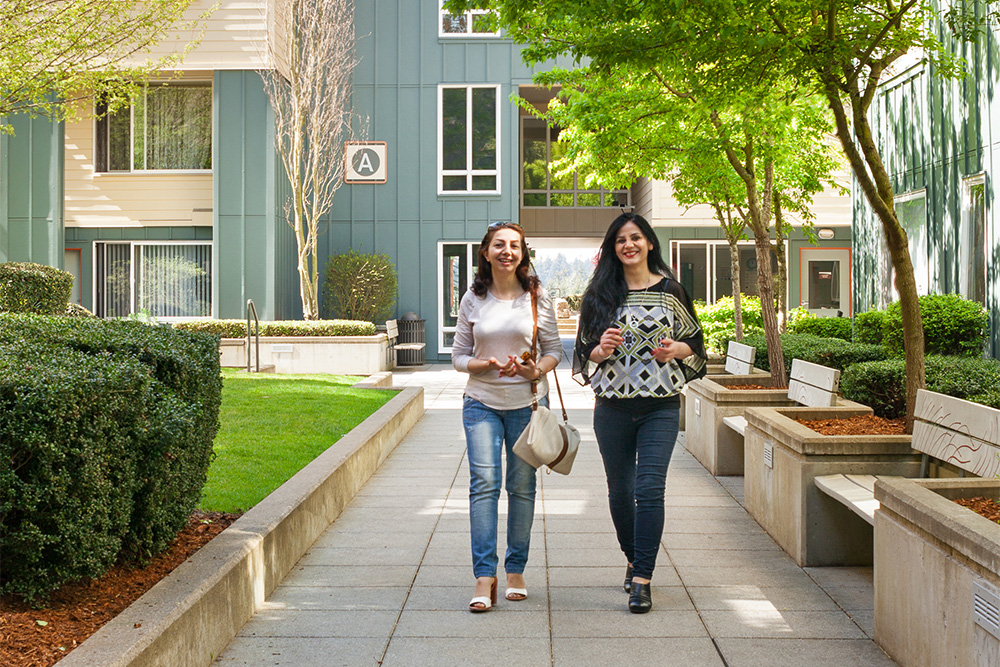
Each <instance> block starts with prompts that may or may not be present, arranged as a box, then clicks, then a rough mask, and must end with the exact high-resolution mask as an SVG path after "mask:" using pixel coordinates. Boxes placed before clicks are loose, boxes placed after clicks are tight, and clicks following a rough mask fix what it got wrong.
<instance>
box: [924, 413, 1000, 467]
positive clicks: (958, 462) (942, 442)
mask: <svg viewBox="0 0 1000 667" xmlns="http://www.w3.org/2000/svg"><path fill="white" fill-rule="evenodd" d="M911 446H912V447H913V448H914V449H916V450H917V451H919V452H922V453H924V454H929V455H930V456H933V457H934V458H936V459H940V460H942V461H946V462H948V463H951V464H952V465H955V466H958V467H959V468H961V469H963V470H966V471H968V472H971V473H972V474H973V475H978V476H979V477H996V476H997V475H998V474H1000V448H998V447H994V446H993V445H991V444H989V443H987V442H983V441H982V440H977V439H976V438H971V437H969V436H968V435H967V434H965V433H959V432H958V431H952V430H949V429H946V428H943V427H941V426H939V425H937V424H931V423H929V422H925V421H919V420H916V421H914V422H913V441H912V444H911Z"/></svg>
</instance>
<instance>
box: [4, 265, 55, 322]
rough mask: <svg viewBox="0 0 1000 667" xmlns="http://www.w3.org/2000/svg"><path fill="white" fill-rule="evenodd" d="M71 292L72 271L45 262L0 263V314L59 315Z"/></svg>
mask: <svg viewBox="0 0 1000 667" xmlns="http://www.w3.org/2000/svg"><path fill="white" fill-rule="evenodd" d="M72 293H73V274H72V273H69V272H67V271H62V270H60V269H56V268H54V267H51V266H46V265H45V264H34V263H32V262H6V263H3V264H0V313H2V312H8V313H38V314H40V315H62V314H63V313H65V312H66V304H67V303H69V297H70V294H72Z"/></svg>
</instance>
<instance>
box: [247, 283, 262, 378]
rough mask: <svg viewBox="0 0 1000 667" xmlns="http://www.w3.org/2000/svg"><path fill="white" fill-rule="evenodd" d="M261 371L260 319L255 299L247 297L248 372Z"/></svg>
mask: <svg viewBox="0 0 1000 667" xmlns="http://www.w3.org/2000/svg"><path fill="white" fill-rule="evenodd" d="M250 313H253V323H254V334H253V335H254V355H253V357H254V361H255V362H256V363H255V364H254V369H253V370H251V369H250ZM255 371H256V372H257V373H259V372H260V320H258V319H257V307H256V306H254V305H253V299H247V373H252V372H255Z"/></svg>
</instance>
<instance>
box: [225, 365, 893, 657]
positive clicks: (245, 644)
mask: <svg viewBox="0 0 1000 667" xmlns="http://www.w3.org/2000/svg"><path fill="white" fill-rule="evenodd" d="M560 372H561V375H560V377H561V379H562V382H563V392H564V394H565V395H566V399H567V408H568V409H569V410H570V421H571V422H572V423H573V424H574V425H576V426H577V427H578V428H580V430H581V432H582V434H583V443H582V445H581V449H580V453H579V456H578V457H577V460H576V464H575V467H574V469H573V473H572V474H571V475H569V476H566V477H564V476H560V475H555V474H549V475H546V474H544V473H543V474H541V475H540V478H539V479H540V484H539V493H538V499H537V504H536V513H535V525H534V532H533V537H532V546H531V556H530V560H529V563H528V568H527V570H526V572H525V578H526V580H527V585H528V595H529V598H528V600H526V601H524V602H507V601H505V600H503V599H502V592H503V586H504V582H503V575H502V573H501V576H500V591H501V599H500V601H499V603H498V606H497V608H495V609H494V610H492V611H491V612H489V613H486V614H471V613H469V612H468V611H467V605H468V602H469V598H470V597H472V592H473V586H474V579H473V576H472V566H471V556H470V552H469V527H468V479H469V473H468V467H467V464H466V460H465V442H464V435H463V431H462V425H461V399H462V390H463V387H464V384H465V377H464V376H462V375H460V374H459V373H456V372H454V371H452V370H451V368H450V367H445V366H440V367H431V368H430V369H429V370H420V371H416V372H408V373H407V372H404V373H397V374H396V375H395V377H394V381H395V384H396V385H410V384H419V385H422V386H424V387H425V392H426V393H425V405H426V414H425V415H424V417H423V418H422V419H421V421H420V422H419V423H418V424H417V426H416V427H415V428H414V429H413V430H412V431H411V432H410V434H409V435H408V436H407V437H406V438H405V439H404V440H403V442H402V443H400V445H399V447H398V448H397V449H396V451H395V452H394V453H393V454H392V455H391V456H390V457H389V459H388V460H387V461H386V462H385V463H384V464H383V465H382V467H381V468H380V469H379V471H378V472H377V473H376V474H375V475H374V476H373V477H372V479H371V481H370V482H369V483H368V484H367V485H366V486H365V488H364V489H363V490H362V492H361V493H360V494H359V495H358V496H357V497H356V498H355V499H354V500H353V502H352V503H351V505H350V506H349V507H348V508H347V509H346V510H345V511H344V513H343V514H342V515H341V516H340V517H339V518H338V519H337V520H336V522H335V523H334V524H333V525H332V526H330V528H329V529H328V530H327V531H326V532H325V533H324V534H323V536H322V537H320V539H319V540H318V541H317V542H316V544H315V545H314V546H313V548H312V549H310V550H309V552H308V553H307V554H306V555H305V556H304V557H303V558H302V560H301V561H300V563H299V564H298V565H297V566H296V568H295V569H294V570H293V571H292V573H291V574H290V575H289V576H288V577H287V578H286V579H285V581H284V582H283V583H282V585H281V586H280V587H279V588H278V589H277V590H276V591H275V593H274V594H273V595H272V597H271V598H270V599H269V600H268V602H267V603H266V605H265V607H264V608H263V609H262V610H261V611H260V612H259V613H258V614H257V615H256V616H255V617H254V618H253V619H252V620H251V621H250V622H249V623H247V624H246V625H245V626H244V628H243V629H242V631H241V632H240V634H239V635H238V636H237V637H236V638H235V639H234V640H233V642H232V643H231V644H230V645H229V647H228V648H227V649H226V650H225V651H224V652H223V653H222V655H220V656H219V657H218V658H217V660H216V663H218V664H220V665H253V666H258V665H259V666H261V667H263V666H264V665H268V666H271V665H287V666H295V667H306V666H312V665H316V666H320V665H322V666H324V667H326V666H329V665H352V666H353V665H380V664H381V665H387V666H389V665H391V666H397V665H406V666H414V665H419V666H424V665H478V664H510V665H518V666H519V667H520V666H528V665H539V666H542V665H559V666H562V665H566V666H569V665H572V666H580V665H599V666H601V667H604V666H606V665H617V664H640V665H642V664H644V665H677V666H683V667H701V666H702V665H705V666H708V665H711V666H725V665H728V666H729V667H752V666H758V665H760V666H764V665H766V666H768V667H785V666H787V667H801V666H806V665H808V666H809V667H819V666H838V667H839V666H841V665H861V666H864V667H880V666H883V665H885V666H888V665H893V664H894V663H893V662H892V661H891V660H890V659H889V658H887V657H886V656H885V654H884V653H883V652H882V651H881V650H880V649H879V647H878V646H877V645H876V644H875V643H874V642H873V641H872V640H871V638H870V637H871V635H872V608H873V589H872V572H871V569H870V568H805V569H803V568H800V567H798V566H796V565H795V564H794V563H793V562H792V560H791V559H790V558H789V557H788V556H786V555H785V553H784V552H783V551H781V549H780V548H778V547H777V546H776V545H775V543H774V542H773V541H772V540H771V538H770V537H769V536H768V535H767V534H766V533H765V532H764V531H763V530H762V529H761V528H760V526H758V525H757V523H756V522H755V521H754V520H753V519H752V518H751V517H750V516H749V515H748V514H747V512H746V511H745V510H744V509H743V506H742V504H741V502H742V486H743V479H742V477H728V478H714V477H712V476H711V475H709V474H708V472H706V471H705V469H704V468H703V467H702V466H701V465H700V464H699V463H698V462H697V461H696V460H695V459H694V458H693V457H691V456H690V455H689V454H688V453H687V452H686V451H685V450H684V448H683V446H682V444H681V443H682V441H683V440H682V441H681V443H678V447H677V448H676V449H675V453H674V457H673V461H672V463H671V466H670V472H669V475H668V478H667V521H666V528H665V532H664V536H663V543H662V548H661V551H660V555H659V557H658V560H657V568H656V573H655V576H654V578H653V611H652V612H650V613H649V614H646V615H644V616H642V615H633V614H630V613H628V610H627V608H626V602H627V595H626V594H625V593H624V592H623V591H622V589H621V582H622V576H623V574H624V570H625V560H624V557H623V556H622V554H621V551H620V550H619V549H618V544H617V541H616V540H615V535H614V529H613V527H612V525H611V519H610V516H609V514H608V508H607V487H606V484H605V480H604V473H603V468H602V467H601V461H600V455H599V454H598V451H597V445H596V442H595V441H594V434H593V425H592V410H591V408H592V406H593V395H592V394H591V392H590V390H589V388H588V389H584V388H581V387H579V386H578V385H576V383H574V382H573V381H572V380H571V379H570V377H569V373H568V371H567V370H566V369H565V368H561V371H560ZM553 399H555V393H554V391H553ZM682 438H683V434H682ZM503 502H504V501H503V499H501V521H500V524H501V525H500V530H501V536H500V537H501V540H500V561H501V567H502V563H503V548H504V544H503V527H504V524H505V509H504V504H503Z"/></svg>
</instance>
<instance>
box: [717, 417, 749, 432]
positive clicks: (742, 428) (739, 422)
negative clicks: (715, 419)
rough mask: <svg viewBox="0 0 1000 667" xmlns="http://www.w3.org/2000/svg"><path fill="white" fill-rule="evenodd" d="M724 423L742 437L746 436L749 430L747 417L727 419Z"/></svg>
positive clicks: (724, 419)
mask: <svg viewBox="0 0 1000 667" xmlns="http://www.w3.org/2000/svg"><path fill="white" fill-rule="evenodd" d="M722 423H723V424H725V425H726V426H728V427H729V428H731V429H733V430H734V431H736V432H737V433H739V434H740V435H746V430H747V420H746V417H741V416H739V415H737V416H735V417H725V418H723V420H722Z"/></svg>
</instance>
